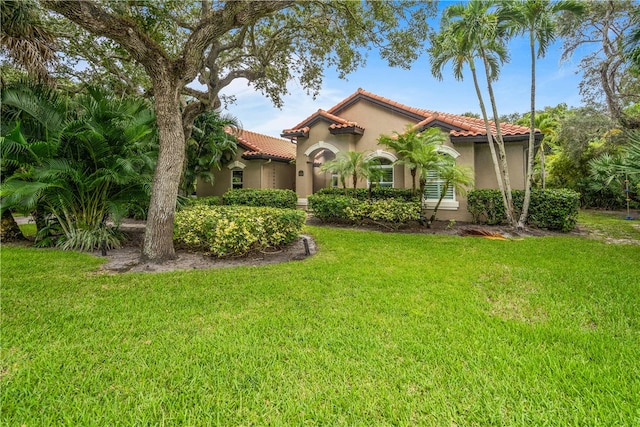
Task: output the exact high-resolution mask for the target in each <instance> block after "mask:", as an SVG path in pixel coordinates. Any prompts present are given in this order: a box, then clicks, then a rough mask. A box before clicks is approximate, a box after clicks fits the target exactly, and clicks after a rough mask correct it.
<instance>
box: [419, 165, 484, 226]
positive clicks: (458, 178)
mask: <svg viewBox="0 0 640 427" xmlns="http://www.w3.org/2000/svg"><path fill="white" fill-rule="evenodd" d="M442 157H443V159H442V160H441V162H440V164H439V167H438V169H437V177H438V179H439V180H440V181H442V190H441V191H440V198H439V199H438V202H437V203H436V205H435V206H434V208H433V213H432V214H431V217H430V218H429V221H427V227H429V228H431V224H433V222H434V221H435V220H436V215H437V214H438V208H440V204H441V203H442V200H443V199H444V197H445V196H446V195H447V191H449V189H450V188H452V189H453V191H454V192H455V193H459V194H463V195H464V194H466V191H467V189H468V188H469V187H471V186H473V183H474V175H473V169H471V168H470V167H467V166H459V165H456V164H455V160H454V159H453V158H452V157H450V156H447V155H443V156H442Z"/></svg>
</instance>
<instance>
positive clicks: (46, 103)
mask: <svg viewBox="0 0 640 427" xmlns="http://www.w3.org/2000/svg"><path fill="white" fill-rule="evenodd" d="M1 100H2V102H1V104H2V107H1V108H2V118H3V120H2V132H3V134H4V135H3V136H2V137H0V170H1V173H0V182H1V181H5V180H6V179H7V178H8V177H11V176H12V175H14V174H15V173H18V172H24V171H26V170H29V168H31V167H33V166H35V165H37V164H40V163H41V162H42V159H45V158H48V157H50V156H51V155H52V154H53V153H54V152H55V143H53V141H52V140H50V139H49V136H50V130H51V129H59V128H60V126H61V124H62V121H63V118H64V115H65V114H66V105H65V103H64V102H62V101H61V99H60V97H59V96H58V94H57V93H56V92H55V91H54V90H52V89H50V88H49V87H45V86H42V85H31V84H13V85H10V86H5V87H3V88H2V92H1ZM16 106H19V108H16ZM54 133H55V131H54ZM25 135H26V137H25ZM27 138H28V139H29V142H28V141H27ZM0 210H1V211H2V227H1V230H0V233H1V234H2V236H3V237H2V238H3V240H5V241H7V240H11V239H12V238H15V239H20V238H21V236H22V232H21V231H20V228H19V227H18V224H17V223H16V222H15V219H14V218H13V215H12V213H11V209H10V208H8V207H7V202H6V200H2V203H1V204H0ZM31 214H32V216H33V217H34V218H35V222H36V227H37V229H38V230H39V231H40V230H42V229H43V228H44V227H45V221H44V211H43V209H42V207H40V208H38V207H36V208H34V209H33V210H32V211H31Z"/></svg>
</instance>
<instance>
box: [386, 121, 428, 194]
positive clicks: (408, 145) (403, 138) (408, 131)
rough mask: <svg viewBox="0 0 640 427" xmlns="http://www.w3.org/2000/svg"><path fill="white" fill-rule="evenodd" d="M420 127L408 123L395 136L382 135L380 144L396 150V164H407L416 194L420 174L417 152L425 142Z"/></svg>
mask: <svg viewBox="0 0 640 427" xmlns="http://www.w3.org/2000/svg"><path fill="white" fill-rule="evenodd" d="M421 135H423V134H420V133H419V132H418V129H417V128H416V127H415V126H414V125H412V124H408V125H407V126H406V128H405V131H404V132H403V133H398V132H396V131H394V132H393V136H388V135H380V137H379V138H378V144H382V145H384V146H385V147H388V148H390V149H392V150H393V151H395V153H396V155H397V156H398V160H397V161H396V164H402V165H405V166H406V167H407V168H408V169H409V172H410V173H411V192H412V194H413V195H414V196H415V195H416V179H417V175H418V164H417V162H416V158H415V157H416V153H418V150H419V147H421V146H422V145H423V144H424V138H422V137H421Z"/></svg>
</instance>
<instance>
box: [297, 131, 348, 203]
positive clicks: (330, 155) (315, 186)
mask: <svg viewBox="0 0 640 427" xmlns="http://www.w3.org/2000/svg"><path fill="white" fill-rule="evenodd" d="M339 151H340V150H338V148H337V147H336V146H335V145H333V144H330V143H327V142H324V141H320V142H318V143H316V144H313V145H312V146H311V147H309V148H308V149H307V150H306V151H305V153H304V154H305V155H306V156H307V159H308V160H307V164H308V165H309V166H310V168H309V172H310V173H309V175H308V176H309V177H310V178H309V179H311V180H312V183H311V189H312V192H313V193H315V192H317V191H319V190H321V189H323V188H327V187H331V185H332V180H333V179H335V178H334V177H333V176H332V174H331V173H329V172H322V171H321V170H320V168H321V166H322V165H323V164H324V163H326V162H328V161H330V160H333V159H335V158H336V154H338V152H339Z"/></svg>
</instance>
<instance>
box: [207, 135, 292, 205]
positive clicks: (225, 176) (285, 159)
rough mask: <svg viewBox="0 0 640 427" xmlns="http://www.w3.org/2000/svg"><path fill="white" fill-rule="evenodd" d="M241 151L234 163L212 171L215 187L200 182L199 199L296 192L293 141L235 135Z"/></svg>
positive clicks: (237, 153)
mask: <svg viewBox="0 0 640 427" xmlns="http://www.w3.org/2000/svg"><path fill="white" fill-rule="evenodd" d="M226 131H227V133H229V134H231V135H234V136H235V137H236V139H237V140H238V150H237V152H236V155H235V157H234V159H233V160H232V161H231V162H229V163H228V164H226V165H225V166H222V168H221V169H220V170H215V171H213V173H214V176H215V179H214V185H211V184H208V183H205V182H198V184H197V186H196V196H197V197H206V196H221V195H223V194H224V193H225V192H226V191H227V190H229V189H232V188H280V189H288V190H294V189H295V164H294V160H295V158H296V146H295V144H293V143H292V142H291V141H290V140H286V139H280V138H274V137H271V136H267V135H262V134H259V133H256V132H250V131H247V130H242V131H240V135H235V134H234V133H233V132H232V131H231V130H230V129H228V130H226Z"/></svg>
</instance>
